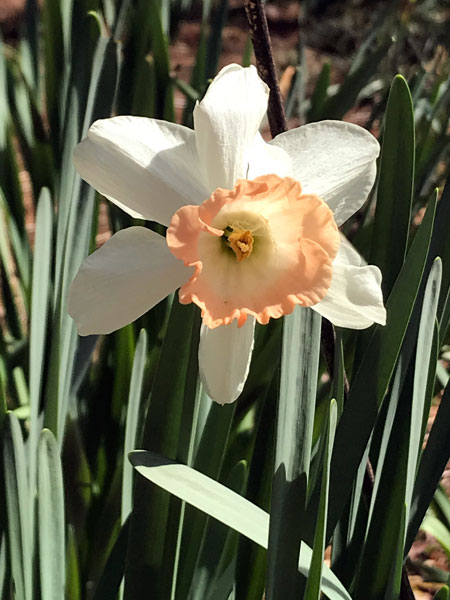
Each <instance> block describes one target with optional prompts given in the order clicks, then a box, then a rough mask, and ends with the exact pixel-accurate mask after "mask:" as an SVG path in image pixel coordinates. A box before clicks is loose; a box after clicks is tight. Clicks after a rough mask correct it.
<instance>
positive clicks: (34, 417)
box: [28, 188, 53, 531]
mask: <svg viewBox="0 0 450 600" xmlns="http://www.w3.org/2000/svg"><path fill="white" fill-rule="evenodd" d="M52 237H53V208H52V203H51V198H50V193H49V191H48V189H46V188H44V189H43V190H42V192H41V195H40V197H39V201H38V207H37V212H36V236H35V241H34V258H33V279H32V297H31V319H30V358H29V360H30V375H29V387H30V437H29V440H28V448H29V461H30V462H29V478H30V500H31V502H30V506H31V513H30V514H31V524H32V531H33V530H34V526H33V523H34V497H35V493H36V489H35V488H36V462H37V445H38V439H39V431H40V425H39V406H40V399H41V386H42V377H43V369H44V361H45V337H46V331H47V314H48V305H49V293H50V281H51V277H50V268H51V250H52Z"/></svg>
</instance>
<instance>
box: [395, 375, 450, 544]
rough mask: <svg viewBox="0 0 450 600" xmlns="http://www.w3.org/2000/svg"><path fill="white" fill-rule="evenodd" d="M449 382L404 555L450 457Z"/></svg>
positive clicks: (415, 496) (419, 476)
mask: <svg viewBox="0 0 450 600" xmlns="http://www.w3.org/2000/svg"><path fill="white" fill-rule="evenodd" d="M449 430H450V381H449V383H447V386H446V388H445V391H444V395H443V396H442V400H441V403H440V405H439V409H438V411H437V414H436V417H435V420H434V423H433V426H432V428H431V431H430V434H429V436H428V441H427V445H426V446H425V450H424V451H423V453H422V457H421V460H420V464H419V470H418V472H417V477H416V481H415V485H414V491H413V497H412V502H411V512H410V517H409V523H408V534H407V538H406V544H405V552H408V550H409V548H410V547H411V544H412V542H413V541H414V538H415V536H416V534H417V531H418V529H419V527H420V524H421V522H422V520H423V518H424V516H425V513H426V511H427V508H428V506H429V505H430V502H431V499H432V497H433V494H434V492H435V490H436V487H437V485H438V483H439V480H440V478H441V475H442V473H443V471H444V469H445V466H446V464H447V462H448V459H449V457H450V436H449V435H448V432H449Z"/></svg>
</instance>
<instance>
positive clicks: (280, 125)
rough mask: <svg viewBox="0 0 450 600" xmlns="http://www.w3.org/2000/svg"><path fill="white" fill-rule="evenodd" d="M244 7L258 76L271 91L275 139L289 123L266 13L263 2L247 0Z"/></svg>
mask: <svg viewBox="0 0 450 600" xmlns="http://www.w3.org/2000/svg"><path fill="white" fill-rule="evenodd" d="M244 7H245V13H246V15H247V21H248V26H249V29H250V35H251V38H252V42H253V50H254V51H255V58H256V66H257V68H258V74H259V76H260V77H261V79H262V80H263V81H264V82H265V83H266V84H267V85H268V86H269V90H270V95H269V107H268V109H267V114H268V116H269V125H270V133H271V134H272V137H275V136H276V135H278V134H279V133H283V131H286V129H287V123H286V115H285V114H284V107H283V101H282V99H281V92H280V86H279V85H278V79H277V74H276V71H275V63H274V61H273V54H272V44H271V42H270V37H269V28H268V26H267V19H266V13H265V12H264V7H263V5H262V2H261V0H245V1H244Z"/></svg>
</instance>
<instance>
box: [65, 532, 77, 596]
mask: <svg viewBox="0 0 450 600" xmlns="http://www.w3.org/2000/svg"><path fill="white" fill-rule="evenodd" d="M66 565H67V571H66V583H67V585H66V600H81V574H80V561H79V558H78V549H77V543H76V538H75V533H74V529H73V526H72V525H70V524H69V525H68V528H67V551H66Z"/></svg>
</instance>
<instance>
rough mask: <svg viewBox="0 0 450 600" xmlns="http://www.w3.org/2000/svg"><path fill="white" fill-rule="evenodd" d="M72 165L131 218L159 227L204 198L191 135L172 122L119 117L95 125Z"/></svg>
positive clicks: (204, 189)
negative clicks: (186, 205) (155, 223)
mask: <svg viewBox="0 0 450 600" xmlns="http://www.w3.org/2000/svg"><path fill="white" fill-rule="evenodd" d="M74 162H75V166H76V168H77V170H78V172H79V173H80V175H81V177H82V178H83V179H84V180H86V181H87V182H88V183H89V184H90V185H92V186H93V187H94V188H95V189H96V190H98V191H99V192H100V193H101V194H103V195H104V196H106V197H107V198H108V199H109V200H111V201H112V202H114V203H115V204H117V205H118V206H120V208H122V209H123V210H125V211H126V212H128V213H129V214H130V215H131V216H133V217H139V218H143V219H149V220H152V221H158V222H159V223H162V224H164V225H168V223H169V221H170V218H171V217H172V215H173V213H174V212H175V211H176V210H177V209H178V208H180V206H183V205H184V204H199V203H200V202H203V200H205V199H206V198H207V197H208V195H209V194H208V192H207V191H206V188H205V186H204V185H203V183H202V181H201V179H200V176H199V162H198V157H197V151H196V148H195V137H194V132H193V131H191V130H190V129H188V128H187V127H182V126H181V125H176V124H174V123H166V122H164V121H156V120H155V119H145V118H143V117H122V116H121V117H114V118H112V119H103V120H100V121H96V122H95V123H94V124H93V125H92V127H91V128H90V129H89V133H88V136H87V137H86V138H85V139H84V140H83V141H82V142H81V143H80V144H78V146H77V147H76V149H75V152H74Z"/></svg>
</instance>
